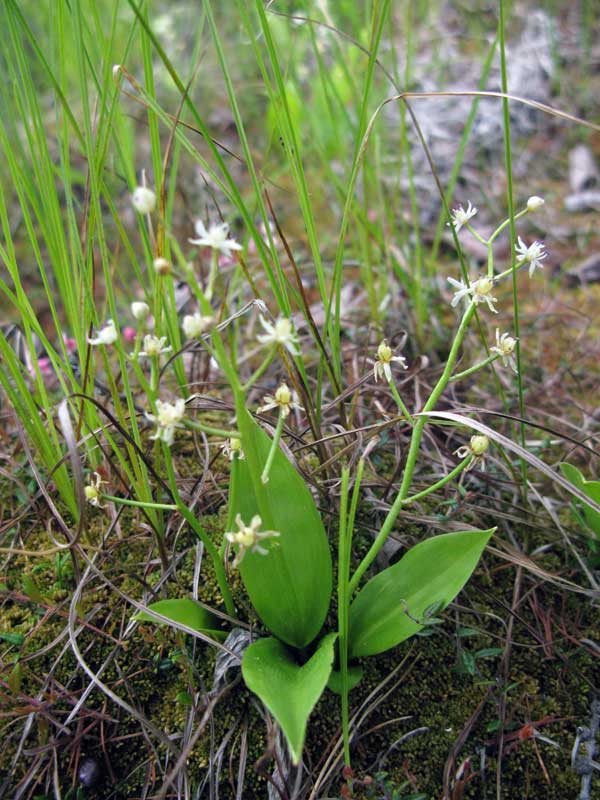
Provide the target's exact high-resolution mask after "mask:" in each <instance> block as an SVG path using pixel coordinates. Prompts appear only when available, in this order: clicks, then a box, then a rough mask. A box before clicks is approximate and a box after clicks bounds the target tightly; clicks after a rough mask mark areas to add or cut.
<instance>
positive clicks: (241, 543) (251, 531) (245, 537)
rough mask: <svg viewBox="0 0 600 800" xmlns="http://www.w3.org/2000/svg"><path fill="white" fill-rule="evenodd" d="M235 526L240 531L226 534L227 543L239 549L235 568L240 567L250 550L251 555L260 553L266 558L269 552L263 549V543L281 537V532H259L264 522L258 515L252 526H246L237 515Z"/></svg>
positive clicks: (251, 523) (253, 519)
mask: <svg viewBox="0 0 600 800" xmlns="http://www.w3.org/2000/svg"><path fill="white" fill-rule="evenodd" d="M235 524H236V525H237V526H238V530H237V531H233V532H229V533H226V534H225V538H226V539H227V541H228V542H230V543H231V544H233V545H236V546H237V547H238V551H237V554H236V556H235V559H234V562H233V566H234V567H238V566H239V565H240V564H241V563H242V560H243V558H244V556H245V554H246V550H249V551H250V552H251V553H259V554H260V555H262V556H266V555H267V553H268V552H269V551H268V550H267V549H266V548H265V547H261V544H260V543H261V541H262V540H263V539H271V538H273V537H277V536H280V535H281V534H280V533H279V531H259V530H258V529H259V528H260V526H261V525H262V520H261V518H260V517H259V516H258V514H255V515H254V516H253V517H252V521H251V522H250V525H246V523H245V522H244V521H243V520H242V518H241V516H240V515H239V514H237V515H236V518H235Z"/></svg>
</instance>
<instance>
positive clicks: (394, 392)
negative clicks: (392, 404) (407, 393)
mask: <svg viewBox="0 0 600 800" xmlns="http://www.w3.org/2000/svg"><path fill="white" fill-rule="evenodd" d="M388 383H389V385H390V390H391V392H392V395H393V397H394V400H395V401H396V405H397V406H398V408H399V409H400V413H401V414H402V416H403V417H404V419H405V420H406V421H407V422H408V424H409V425H410V426H411V427H412V425H414V420H413V418H412V417H411V415H410V411H409V410H408V409H407V407H406V406H405V405H404V402H403V400H402V398H401V397H400V393H399V392H398V389H397V388H396V384H395V383H394V379H393V378H390V380H389V381H388Z"/></svg>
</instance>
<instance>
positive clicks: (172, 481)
mask: <svg viewBox="0 0 600 800" xmlns="http://www.w3.org/2000/svg"><path fill="white" fill-rule="evenodd" d="M163 452H164V454H165V465H166V467H167V473H168V477H169V487H170V489H171V494H172V495H173V500H175V503H176V504H177V510H178V511H179V513H180V514H181V516H182V517H183V518H184V519H185V520H186V522H187V523H188V524H189V526H190V527H191V529H192V530H193V531H194V533H195V534H196V536H197V537H198V538H199V539H200V541H201V542H202V544H203V545H204V547H205V548H206V552H207V553H208V555H209V556H210V557H211V559H212V562H213V566H214V569H215V577H216V579H217V583H218V584H219V589H220V591H221V594H222V595H223V600H224V602H225V608H226V609H227V613H228V614H229V615H230V616H232V617H233V616H235V605H234V603H233V598H232V596H231V592H230V590H229V586H228V585H227V575H226V574H225V566H224V565H223V562H222V560H221V559H220V558H219V551H218V549H217V547H216V546H215V544H214V543H213V541H212V539H211V538H210V536H209V535H208V534H207V533H206V531H205V530H204V528H203V527H202V525H201V524H200V523H199V522H198V520H197V519H196V517H195V516H194V515H193V513H192V512H191V511H190V509H189V508H188V507H187V506H186V504H185V503H184V502H183V500H182V499H181V495H180V494H179V489H178V488H177V479H176V477H175V470H174V469H173V461H172V458H171V451H170V450H169V448H168V447H167V446H166V445H165V446H164V447H163Z"/></svg>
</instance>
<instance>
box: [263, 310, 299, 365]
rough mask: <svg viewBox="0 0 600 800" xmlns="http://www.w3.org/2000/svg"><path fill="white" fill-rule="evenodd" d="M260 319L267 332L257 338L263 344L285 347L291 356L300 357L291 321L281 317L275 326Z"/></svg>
mask: <svg viewBox="0 0 600 800" xmlns="http://www.w3.org/2000/svg"><path fill="white" fill-rule="evenodd" d="M258 319H259V322H260V324H261V325H262V326H263V328H264V329H265V331H266V333H263V334H259V335H258V336H257V337H256V338H257V339H258V341H259V342H260V343H261V344H268V345H271V346H274V345H277V346H281V347H285V349H286V350H287V351H288V353H289V354H290V355H292V356H298V355H300V352H299V351H298V349H297V345H298V340H297V339H296V334H295V333H294V329H293V327H292V320H291V319H287V317H279V319H278V320H277V322H275V324H274V325H273V324H271V323H270V322H268V321H267V320H266V319H265V318H264V317H259V318H258Z"/></svg>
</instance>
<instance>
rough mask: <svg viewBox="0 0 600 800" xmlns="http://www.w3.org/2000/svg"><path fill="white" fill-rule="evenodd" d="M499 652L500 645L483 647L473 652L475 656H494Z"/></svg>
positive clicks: (500, 649) (500, 651) (500, 650)
mask: <svg viewBox="0 0 600 800" xmlns="http://www.w3.org/2000/svg"><path fill="white" fill-rule="evenodd" d="M501 653H502V648H501V647H484V648H483V649H482V650H477V652H476V653H475V658H495V657H496V656H499V655H500V654H501Z"/></svg>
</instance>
